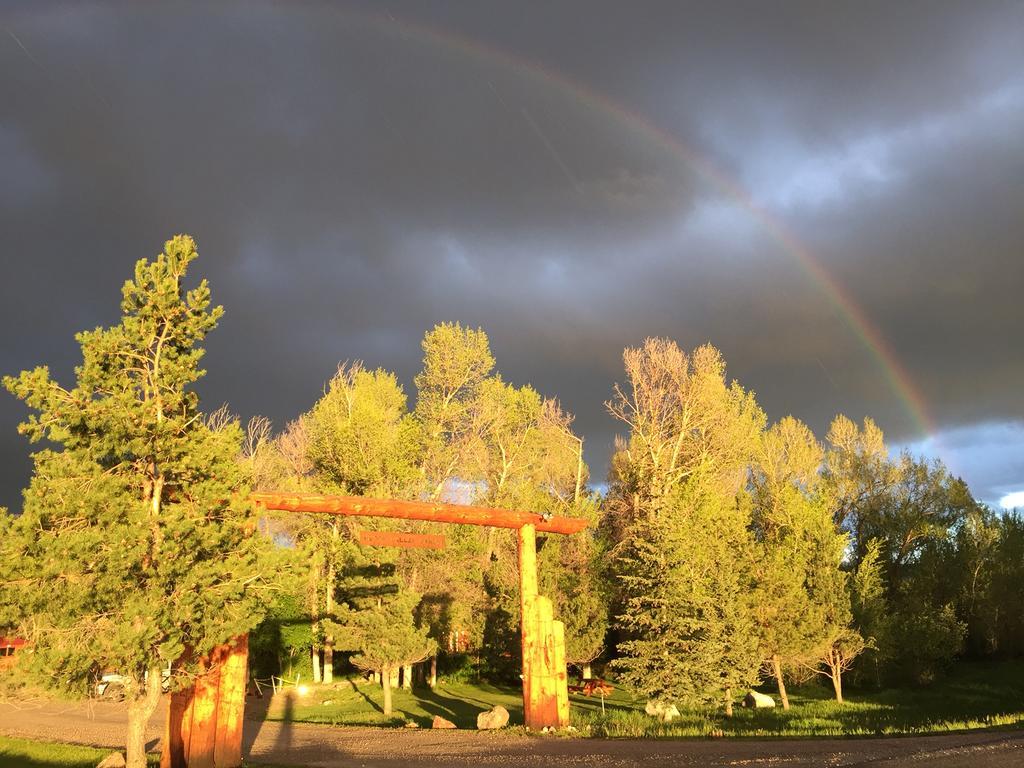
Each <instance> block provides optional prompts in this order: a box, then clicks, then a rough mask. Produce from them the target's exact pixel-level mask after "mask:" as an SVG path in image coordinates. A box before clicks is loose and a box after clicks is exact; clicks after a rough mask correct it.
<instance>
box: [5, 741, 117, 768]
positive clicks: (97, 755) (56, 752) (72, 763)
mask: <svg viewBox="0 0 1024 768" xmlns="http://www.w3.org/2000/svg"><path fill="white" fill-rule="evenodd" d="M110 752H111V750H109V749H94V748H93V747H79V746H75V745H71V744H44V743H42V742H38V741H29V740H28V739H9V738H7V737H5V736H0V768H51V767H52V768H57V767H58V766H59V768H94V767H95V765H96V763H98V762H99V761H100V760H102V759H103V758H104V757H106V756H107V755H109V754H110Z"/></svg>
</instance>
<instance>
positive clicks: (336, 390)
mask: <svg viewBox="0 0 1024 768" xmlns="http://www.w3.org/2000/svg"><path fill="white" fill-rule="evenodd" d="M303 421H304V424H305V427H306V430H307V433H308V437H307V440H308V447H307V453H306V455H307V457H308V458H309V461H310V462H311V463H312V466H313V471H314V472H315V473H316V474H317V476H318V479H319V480H320V482H321V484H323V485H325V486H328V487H334V488H337V489H338V491H340V492H341V493H346V494H350V495H353V496H377V497H384V498H394V497H402V496H407V495H409V494H410V493H411V492H413V491H414V489H415V486H416V484H417V482H418V480H419V478H420V473H419V459H420V456H419V454H420V429H419V425H418V423H417V422H416V421H415V420H414V419H413V417H412V416H411V415H410V414H409V413H408V412H407V410H406V400H405V393H404V392H403V391H402V387H401V386H400V385H399V384H398V380H397V379H396V378H395V375H394V374H393V373H388V372H387V371H383V370H381V369H377V370H375V371H368V370H365V369H364V368H363V367H362V365H360V364H358V363H356V364H355V365H351V366H345V365H343V366H341V367H340V368H339V369H338V372H337V373H336V374H335V375H334V377H332V378H331V381H330V383H329V384H328V390H327V392H326V393H325V394H324V396H323V397H322V398H321V399H320V400H319V401H318V402H317V403H316V405H314V406H313V409H312V410H311V411H310V412H309V413H308V414H306V416H305V417H304V418H303Z"/></svg>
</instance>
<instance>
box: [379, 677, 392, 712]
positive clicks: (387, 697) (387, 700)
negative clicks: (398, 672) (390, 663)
mask: <svg viewBox="0 0 1024 768" xmlns="http://www.w3.org/2000/svg"><path fill="white" fill-rule="evenodd" d="M391 672H392V670H390V669H386V668H385V669H384V670H382V673H381V680H382V681H383V682H384V717H391Z"/></svg>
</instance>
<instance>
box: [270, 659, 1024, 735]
mask: <svg viewBox="0 0 1024 768" xmlns="http://www.w3.org/2000/svg"><path fill="white" fill-rule="evenodd" d="M766 692H768V693H770V694H771V693H773V691H766ZM570 698H571V701H572V707H571V709H572V722H573V725H574V726H576V727H577V728H578V729H579V731H580V732H581V733H583V734H590V735H595V736H611V737H666V738H680V737H684V738H685V737H708V736H733V737H736V736H739V737H744V736H760V737H764V736H789V737H806V736H875V735H897V734H919V733H941V732H947V731H955V730H964V729H969V728H989V727H999V726H1002V727H1024V661H1013V662H1002V663H994V662H993V663H985V664H969V663H963V664H960V665H958V666H957V667H956V668H955V669H954V670H953V672H951V673H950V675H949V676H948V677H945V678H942V679H940V680H938V681H936V682H935V683H934V684H932V685H931V686H928V687H924V688H916V689H893V690H882V691H850V692H849V693H848V695H847V701H846V703H845V704H843V705H838V704H836V703H835V701H834V700H832V698H831V689H826V688H824V687H821V686H818V685H813V684H812V685H808V686H803V687H797V688H795V690H793V691H791V693H790V702H791V705H792V706H791V709H790V711H789V712H784V711H783V710H782V708H781V706H780V707H777V708H776V709H768V710H757V711H754V710H744V709H742V708H737V710H736V715H735V716H734V717H733V718H732V719H726V718H724V717H722V716H720V715H708V714H707V713H705V712H701V711H698V710H684V711H683V712H682V717H681V718H680V719H679V720H677V721H675V722H673V723H670V724H660V723H658V722H656V721H655V720H654V719H653V718H651V717H648V716H647V715H645V714H644V712H643V706H644V702H643V700H638V699H635V698H633V697H631V696H630V695H629V693H628V692H626V691H623V690H620V689H617V690H616V691H615V692H614V693H613V694H612V695H611V696H610V697H608V699H606V701H605V712H604V714H602V712H601V701H600V699H599V698H598V697H590V698H587V697H584V696H577V695H572V696H571V697H570ZM495 704H501V705H502V706H503V707H505V708H506V709H507V710H508V711H509V714H510V715H511V722H512V724H513V725H515V724H518V723H522V717H523V712H522V710H523V708H522V699H521V698H520V694H519V691H518V690H517V689H515V688H506V687H498V686H492V685H486V684H469V683H458V684H448V685H445V684H442V685H439V686H438V687H437V688H436V689H434V690H433V691H431V690H428V689H417V690H415V691H414V692H407V691H402V690H396V691H394V715H393V717H391V718H385V717H384V715H383V713H382V692H381V689H380V687H379V686H376V685H373V684H371V683H368V682H365V681H363V680H359V679H353V680H343V681H341V682H339V683H336V684H334V685H333V686H310V688H309V690H308V692H307V693H306V694H305V695H299V693H298V692H297V691H296V690H295V689H293V688H289V689H286V692H285V694H283V695H278V696H276V697H275V699H274V701H273V702H272V703H271V705H270V707H269V709H268V711H267V718H268V719H271V720H292V721H301V722H315V723H330V724H335V725H362V726H401V725H404V724H405V723H409V722H412V723H416V724H417V725H419V726H421V727H430V722H431V720H432V719H433V717H434V715H441V716H442V717H445V718H447V719H449V720H451V721H452V722H454V723H455V724H456V725H458V726H459V727H460V728H475V727H476V716H477V714H478V713H480V712H482V711H484V710H486V709H489V708H490V707H492V706H494V705H495Z"/></svg>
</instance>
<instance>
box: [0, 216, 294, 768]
mask: <svg viewBox="0 0 1024 768" xmlns="http://www.w3.org/2000/svg"><path fill="white" fill-rule="evenodd" d="M195 258H196V251H195V244H194V243H193V241H192V239H191V238H189V237H186V236H178V237H175V238H174V239H173V240H170V241H168V242H167V243H166V245H165V248H164V252H163V253H162V254H160V255H159V256H158V257H157V258H156V259H155V260H153V261H148V260H146V259H142V260H140V261H139V262H138V263H137V264H136V267H135V275H134V278H133V279H132V280H129V281H127V282H126V283H125V285H124V288H123V291H122V294H123V299H122V302H121V310H122V319H121V322H120V323H119V324H118V325H115V326H113V327H111V328H97V329H95V330H93V331H87V332H83V333H80V334H78V336H77V337H76V338H77V340H78V342H79V345H80V346H81V349H82V358H83V360H82V364H81V365H79V366H78V367H77V368H76V369H75V377H76V383H75V386H74V387H73V388H71V389H66V388H64V387H62V386H60V385H59V384H58V383H56V382H55V381H53V379H52V378H51V377H50V374H49V371H48V370H47V369H46V368H45V367H40V368H36V369H34V370H32V371H25V372H23V373H22V374H21V375H20V376H18V377H6V378H5V379H4V385H5V386H6V387H7V388H8V389H9V390H10V391H11V392H12V393H13V394H14V395H15V396H16V397H18V398H19V399H21V400H23V401H25V403H26V404H27V405H28V406H29V407H30V408H31V409H32V410H33V411H35V413H33V414H31V415H30V416H29V418H28V419H27V421H26V422H25V423H24V424H22V425H21V426H20V428H19V429H20V431H21V432H22V433H23V434H26V435H27V436H28V437H29V438H30V439H31V440H32V441H33V442H40V441H44V440H45V441H47V443H48V444H49V446H51V447H45V448H42V449H40V450H39V451H37V452H36V453H35V454H34V455H33V462H34V473H33V477H32V481H31V484H30V486H29V488H28V489H27V490H26V492H25V503H24V510H23V513H22V515H21V516H20V517H18V518H15V519H10V518H6V517H5V518H4V521H3V523H2V525H3V530H2V532H0V542H2V543H0V547H2V553H0V582H2V583H3V585H4V586H3V590H2V592H0V623H17V624H18V625H19V626H20V627H21V631H22V632H23V633H24V634H25V635H26V636H27V637H28V639H29V640H30V641H31V642H32V644H33V653H32V654H30V655H27V656H28V657H29V658H30V659H31V663H30V664H29V667H30V668H31V669H32V671H34V672H36V673H37V674H38V675H39V677H40V679H42V680H45V681H46V682H47V683H48V684H50V685H52V686H59V687H62V688H65V689H69V690H73V691H76V692H78V693H79V694H85V693H87V691H88V689H89V682H90V680H91V679H92V677H93V676H94V675H95V673H96V671H97V670H100V669H116V670H118V671H119V672H121V673H122V674H124V675H126V676H127V677H128V679H129V683H128V685H127V686H126V689H127V693H128V696H129V702H130V704H131V702H136V703H137V704H139V706H142V702H143V701H144V700H145V701H146V702H151V703H152V704H153V705H155V699H154V698H153V697H154V693H153V688H154V685H155V688H156V691H155V695H159V685H158V684H155V683H154V685H151V686H149V691H148V696H147V691H146V690H145V688H144V684H143V680H144V677H145V675H146V673H147V672H149V673H150V675H149V676H150V679H151V680H154V681H155V680H158V679H159V670H160V669H161V668H162V667H163V666H165V665H166V664H168V663H170V662H175V661H178V660H179V659H180V658H181V657H182V655H183V653H184V652H185V650H186V649H189V650H190V651H191V652H192V656H191V658H195V657H197V656H199V655H201V654H204V653H206V652H207V651H209V650H210V649H212V648H213V647H214V646H216V645H218V644H220V643H223V642H225V641H227V640H229V639H230V638H232V637H234V636H236V635H239V634H242V633H244V632H246V631H248V630H249V629H251V628H252V627H253V626H254V625H255V624H256V623H258V622H259V620H260V618H261V616H262V615H263V612H264V606H265V602H266V594H267V591H268V590H269V589H270V588H272V586H273V584H274V582H275V580H276V579H277V577H278V572H279V562H278V559H277V557H276V556H275V555H274V553H273V551H272V548H271V545H270V542H269V541H267V540H266V539H265V538H264V537H262V536H258V535H253V531H254V529H255V525H256V521H255V518H254V516H253V514H252V509H251V507H250V505H249V504H248V503H247V502H245V501H243V500H244V499H245V497H246V495H247V492H246V486H247V478H246V476H245V471H244V469H243V465H242V463H241V462H240V461H239V458H240V448H241V442H242V433H241V429H240V427H239V425H238V423H237V422H236V421H234V420H233V419H230V418H228V417H226V416H225V415H223V413H221V414H217V415H216V416H215V418H212V419H207V418H204V416H203V414H202V413H201V412H200V411H199V399H198V396H197V395H196V393H195V392H194V391H193V389H192V386H193V384H194V383H195V382H196V380H197V379H198V378H199V377H201V376H202V375H203V373H204V372H203V371H202V369H200V367H199V362H200V359H201V358H202V355H203V348H202V346H201V345H202V342H203V340H204V339H205V337H206V334H207V333H209V331H211V330H212V329H213V328H214V327H215V326H216V324H217V320H218V319H219V318H220V316H221V314H222V312H223V310H222V309H221V308H220V307H211V304H210V291H209V287H208V285H207V283H206V282H205V281H202V282H200V283H199V284H198V285H197V286H196V287H195V288H192V289H191V290H186V289H185V288H184V286H183V283H184V279H185V276H186V270H187V268H188V266H189V264H190V263H191V262H192V261H193V260H194V259H195ZM183 671H184V670H183ZM136 759H137V756H136Z"/></svg>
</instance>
